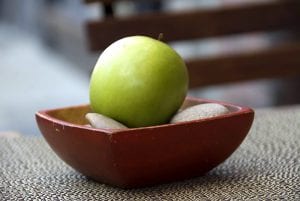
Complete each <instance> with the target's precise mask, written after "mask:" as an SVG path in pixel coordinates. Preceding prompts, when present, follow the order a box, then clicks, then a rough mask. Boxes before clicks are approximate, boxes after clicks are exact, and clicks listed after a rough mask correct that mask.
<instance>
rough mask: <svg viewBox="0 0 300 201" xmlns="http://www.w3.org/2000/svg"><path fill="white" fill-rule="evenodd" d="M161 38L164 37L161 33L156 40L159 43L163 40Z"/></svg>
mask: <svg viewBox="0 0 300 201" xmlns="http://www.w3.org/2000/svg"><path fill="white" fill-rule="evenodd" d="M163 37H164V34H163V33H159V35H158V40H159V41H161V40H162V39H163Z"/></svg>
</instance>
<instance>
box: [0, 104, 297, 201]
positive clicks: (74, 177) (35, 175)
mask: <svg viewBox="0 0 300 201" xmlns="http://www.w3.org/2000/svg"><path fill="white" fill-rule="evenodd" d="M299 129H300V107H297V108H296V107H295V108H288V109H277V110H275V111H274V110H272V111H271V110H270V111H266V110H265V111H259V112H257V114H256V118H255V122H254V125H253V127H252V129H251V132H250V134H249V135H248V137H247V138H246V140H245V141H244V142H243V144H242V145H241V147H240V148H239V149H238V150H237V151H236V152H235V153H234V154H233V155H232V156H231V157H230V158H229V159H228V160H227V161H226V162H224V163H223V164H221V165H220V166H218V167H217V168H215V169H214V170H212V171H211V172H209V173H208V174H207V175H206V176H203V177H198V178H194V179H190V180H186V181H182V182H175V183H170V184H164V185H159V186H154V187H151V188H142V189H133V190H122V189H118V188H113V187H110V186H107V185H104V184H100V183H96V182H94V181H91V180H88V179H87V178H86V177H84V176H83V175H81V174H80V173H77V172H76V171H74V170H73V169H72V168H70V167H68V166H67V165H65V164H64V163H63V162H62V161H61V160H60V159H59V158H58V157H57V156H56V155H55V154H54V153H53V152H52V151H51V149H50V148H49V147H48V145H47V144H46V142H45V141H44V140H43V139H42V138H10V139H7V138H0V200H300V185H299V184H300V131H299Z"/></svg>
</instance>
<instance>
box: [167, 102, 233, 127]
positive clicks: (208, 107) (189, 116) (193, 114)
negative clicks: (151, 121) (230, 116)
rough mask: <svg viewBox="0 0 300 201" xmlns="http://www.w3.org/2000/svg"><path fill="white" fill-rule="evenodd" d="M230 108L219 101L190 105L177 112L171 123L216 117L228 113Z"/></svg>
mask: <svg viewBox="0 0 300 201" xmlns="http://www.w3.org/2000/svg"><path fill="white" fill-rule="evenodd" d="M228 112H229V110H228V108H226V107H225V106H223V105H221V104H217V103H204V104H199V105H194V106H191V107H188V108H186V109H184V110H182V111H180V112H178V113H177V114H175V116H174V117H173V118H172V119H171V123H178V122H185V121H193V120H199V119H205V118H210V117H216V116H219V115H223V114H226V113H228Z"/></svg>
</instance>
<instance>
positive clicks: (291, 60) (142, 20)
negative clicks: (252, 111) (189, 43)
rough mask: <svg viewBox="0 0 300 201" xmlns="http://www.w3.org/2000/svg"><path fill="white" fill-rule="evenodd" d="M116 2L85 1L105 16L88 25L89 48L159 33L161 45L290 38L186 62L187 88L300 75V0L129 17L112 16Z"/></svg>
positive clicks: (96, 48)
mask: <svg viewBox="0 0 300 201" xmlns="http://www.w3.org/2000/svg"><path fill="white" fill-rule="evenodd" d="M119 1H122V0H85V2H86V3H91V2H99V3H102V4H103V5H104V8H105V13H106V16H105V17H104V18H103V19H99V20H95V21H89V22H87V24H86V29H87V37H88V41H89V47H90V49H91V50H93V51H95V50H103V49H104V48H105V47H107V46H108V45H109V44H110V43H112V42H113V41H115V40H117V39H120V38H122V37H125V36H129V35H148V36H151V37H154V38H157V37H158V35H159V34H160V33H163V34H164V39H163V41H166V42H173V41H182V40H194V39H205V38H211V37H224V36H229V35H234V34H245V33H253V32H267V33H268V32H274V31H281V32H284V33H289V35H291V36H292V37H288V38H285V40H284V41H281V42H280V43H274V44H273V45H272V46H270V47H267V48H264V49H262V50H258V51H249V52H242V53H241V52H237V53H236V54H230V55H218V56H214V57H210V58H193V59H189V60H186V64H187V67H188V70H189V74H190V88H195V87H202V86H207V85H214V84H221V83H227V82H235V81H246V80H253V79H261V78H282V77H292V76H296V75H300V40H299V38H298V36H299V30H300V12H299V11H300V1H299V0H279V1H264V2H257V1H256V3H247V4H241V5H234V6H223V7H222V6H220V7H216V8H210V9H201V10H199V9H197V10H192V11H191V10H190V11H181V12H173V13H172V12H163V11H160V10H159V11H156V12H151V13H149V12H145V13H139V14H136V15H132V16H128V17H118V16H116V15H115V13H114V10H113V8H114V7H113V4H114V3H118V2H119ZM127 1H128V0H127ZM132 1H133V0H132ZM135 1H136V2H138V0H135ZM152 1H159V0H152ZM161 1H162V0H161Z"/></svg>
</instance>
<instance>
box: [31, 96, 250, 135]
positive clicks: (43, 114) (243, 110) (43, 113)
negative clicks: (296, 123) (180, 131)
mask: <svg viewBox="0 0 300 201" xmlns="http://www.w3.org/2000/svg"><path fill="white" fill-rule="evenodd" d="M186 100H188V101H194V102H199V104H201V103H200V102H203V104H204V103H217V104H221V105H224V106H227V107H230V108H236V110H235V111H230V112H229V113H226V114H222V115H218V116H215V117H208V118H203V119H196V120H192V121H184V122H177V123H167V124H161V125H154V126H146V127H139V128H128V129H101V128H93V127H88V126H85V125H80V124H75V123H71V122H68V121H64V120H61V119H58V118H55V117H53V116H52V115H50V114H49V113H51V112H54V111H59V110H65V109H71V108H77V107H78V108H79V107H86V106H89V104H80V105H74V106H67V107H59V108H55V109H45V110H40V111H38V112H36V113H35V116H36V117H40V118H42V119H46V120H47V121H49V122H53V123H56V124H59V125H62V126H63V127H71V128H79V129H84V130H89V131H93V132H96V133H105V134H108V135H111V134H117V133H124V132H130V131H139V130H144V129H151V130H152V129H159V128H167V127H173V126H177V125H181V126H182V125H186V126H189V125H192V124H195V123H202V122H209V121H214V120H217V119H223V118H228V117H233V116H239V115H243V114H247V113H254V110H253V109H252V108H250V107H247V106H240V105H236V104H233V103H228V102H224V101H218V100H212V99H205V98H196V97H191V96H187V97H186V99H185V101H186Z"/></svg>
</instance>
